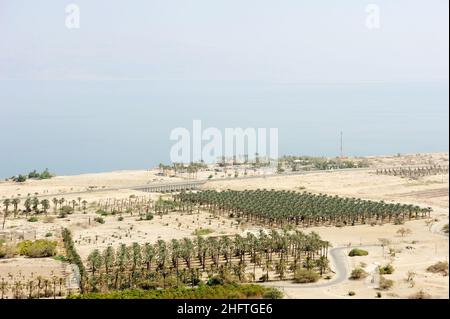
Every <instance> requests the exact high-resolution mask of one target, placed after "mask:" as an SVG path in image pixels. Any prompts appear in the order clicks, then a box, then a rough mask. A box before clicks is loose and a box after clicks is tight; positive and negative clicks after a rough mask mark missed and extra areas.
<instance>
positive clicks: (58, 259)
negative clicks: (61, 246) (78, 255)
mask: <svg viewBox="0 0 450 319" xmlns="http://www.w3.org/2000/svg"><path fill="white" fill-rule="evenodd" d="M53 259H54V260H57V261H62V262H66V261H67V258H66V257H65V256H63V255H58V256H55V257H53Z"/></svg>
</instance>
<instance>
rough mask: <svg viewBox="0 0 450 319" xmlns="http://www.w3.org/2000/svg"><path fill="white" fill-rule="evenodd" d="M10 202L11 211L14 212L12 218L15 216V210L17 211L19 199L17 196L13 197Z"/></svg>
mask: <svg viewBox="0 0 450 319" xmlns="http://www.w3.org/2000/svg"><path fill="white" fill-rule="evenodd" d="M11 203H12V204H13V206H14V210H13V212H14V218H16V216H17V212H18V206H19V204H20V199H19V198H13V199H12V201H11Z"/></svg>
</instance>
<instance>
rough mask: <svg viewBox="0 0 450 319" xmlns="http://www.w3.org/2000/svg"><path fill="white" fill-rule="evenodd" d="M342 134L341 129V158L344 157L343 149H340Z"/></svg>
mask: <svg viewBox="0 0 450 319" xmlns="http://www.w3.org/2000/svg"><path fill="white" fill-rule="evenodd" d="M342 135H343V133H342V131H341V158H344V152H343V149H342Z"/></svg>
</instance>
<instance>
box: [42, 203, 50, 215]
mask: <svg viewBox="0 0 450 319" xmlns="http://www.w3.org/2000/svg"><path fill="white" fill-rule="evenodd" d="M41 206H42V210H43V211H44V214H45V216H47V210H48V209H49V208H50V201H49V200H48V199H43V200H42V201H41Z"/></svg>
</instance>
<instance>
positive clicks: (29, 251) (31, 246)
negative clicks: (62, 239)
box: [18, 239, 57, 258]
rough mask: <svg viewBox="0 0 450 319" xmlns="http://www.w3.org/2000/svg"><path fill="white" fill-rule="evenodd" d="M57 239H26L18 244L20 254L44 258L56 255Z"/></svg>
mask: <svg viewBox="0 0 450 319" xmlns="http://www.w3.org/2000/svg"><path fill="white" fill-rule="evenodd" d="M56 245H57V242H56V241H50V240H46V239H39V240H35V241H31V240H26V241H23V242H21V243H19V244H18V250H19V254H20V255H24V256H28V257H31V258H43V257H51V256H54V255H56Z"/></svg>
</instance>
